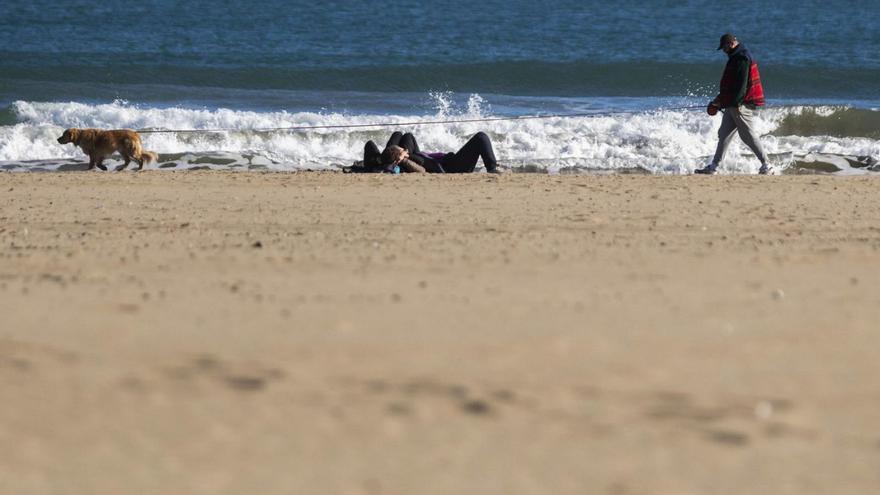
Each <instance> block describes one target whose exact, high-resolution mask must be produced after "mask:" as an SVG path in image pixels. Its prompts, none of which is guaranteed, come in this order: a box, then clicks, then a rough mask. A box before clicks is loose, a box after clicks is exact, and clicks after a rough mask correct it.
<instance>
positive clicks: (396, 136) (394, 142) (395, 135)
mask: <svg viewBox="0 0 880 495" xmlns="http://www.w3.org/2000/svg"><path fill="white" fill-rule="evenodd" d="M401 138H403V133H402V132H400V131H394V132H392V133H391V137H389V138H388V142H387V143H385V147H386V148H387V147H389V146H400V139H401ZM401 148H402V146H401Z"/></svg>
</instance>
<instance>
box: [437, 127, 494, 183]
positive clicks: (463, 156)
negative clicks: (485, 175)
mask: <svg viewBox="0 0 880 495" xmlns="http://www.w3.org/2000/svg"><path fill="white" fill-rule="evenodd" d="M480 158H482V159H483V165H485V167H486V170H490V171H491V170H494V169H495V167H496V166H497V164H498V163H497V161H496V160H495V152H494V150H493V149H492V141H491V140H490V139H489V136H487V135H486V133H484V132H478V133H476V134H474V136H473V137H472V138H470V139H469V140H468V142H467V143H465V144H464V146H462V147H461V149H460V150H458V152H456V153H455V154H454V155H452V156H448V157H445V158H444V159H443V169H444V170H446V172H447V173H453V174H462V173H470V172H473V171H474V168H476V166H477V160H478V159H480Z"/></svg>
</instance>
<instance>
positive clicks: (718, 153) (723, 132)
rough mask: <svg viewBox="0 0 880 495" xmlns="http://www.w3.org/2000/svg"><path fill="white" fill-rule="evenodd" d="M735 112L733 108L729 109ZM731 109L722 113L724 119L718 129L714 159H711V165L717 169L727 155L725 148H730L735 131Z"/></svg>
mask: <svg viewBox="0 0 880 495" xmlns="http://www.w3.org/2000/svg"><path fill="white" fill-rule="evenodd" d="M731 108H733V109H734V111H735V107H731ZM731 108H727V109H726V110H725V111H724V117H721V127H719V128H718V146H717V147H716V148H715V157H714V158H712V163H711V164H710V166H711V165H714V166H715V167H717V166H718V165H721V161H722V160H724V155H726V154H727V148H728V147H729V146H730V140H731V139H733V131H735V130H736V122H735V121H734V119H733V115H731V114H732V113H733V112H731Z"/></svg>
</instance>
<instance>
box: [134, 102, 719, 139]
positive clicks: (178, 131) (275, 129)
mask: <svg viewBox="0 0 880 495" xmlns="http://www.w3.org/2000/svg"><path fill="white" fill-rule="evenodd" d="M697 108H700V109H701V108H704V107H693V106H692V107H673V108H658V109H656V110H632V111H617V112H595V113H567V114H550V115H522V116H519V117H486V118H481V119H463V120H432V121H422V122H385V123H372V124H340V125H313V126H294V127H263V128H259V127H258V128H255V129H233V128H214V129H138V130H137V132H139V133H141V134H159V133H176V134H183V133H200V132H201V133H215V132H216V133H219V132H242V131H253V132H280V131H309V130H317V129H356V128H363V127H399V126H420V125H435V124H465V123H474V122H498V121H504V120H530V119H555V118H575V117H604V116H608V115H628V114H640V113H651V112H664V111H673V110H694V109H697Z"/></svg>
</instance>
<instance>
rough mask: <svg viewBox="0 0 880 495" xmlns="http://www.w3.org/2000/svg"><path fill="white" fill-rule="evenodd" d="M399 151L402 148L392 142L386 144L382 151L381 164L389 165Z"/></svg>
mask: <svg viewBox="0 0 880 495" xmlns="http://www.w3.org/2000/svg"><path fill="white" fill-rule="evenodd" d="M401 151H403V148H401V147H400V146H395V145H393V144H392V145H391V146H386V147H385V149H384V150H383V151H382V165H390V164H391V163H393V162H394V157H395V156H396V155H397V153H399V152H401Z"/></svg>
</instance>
